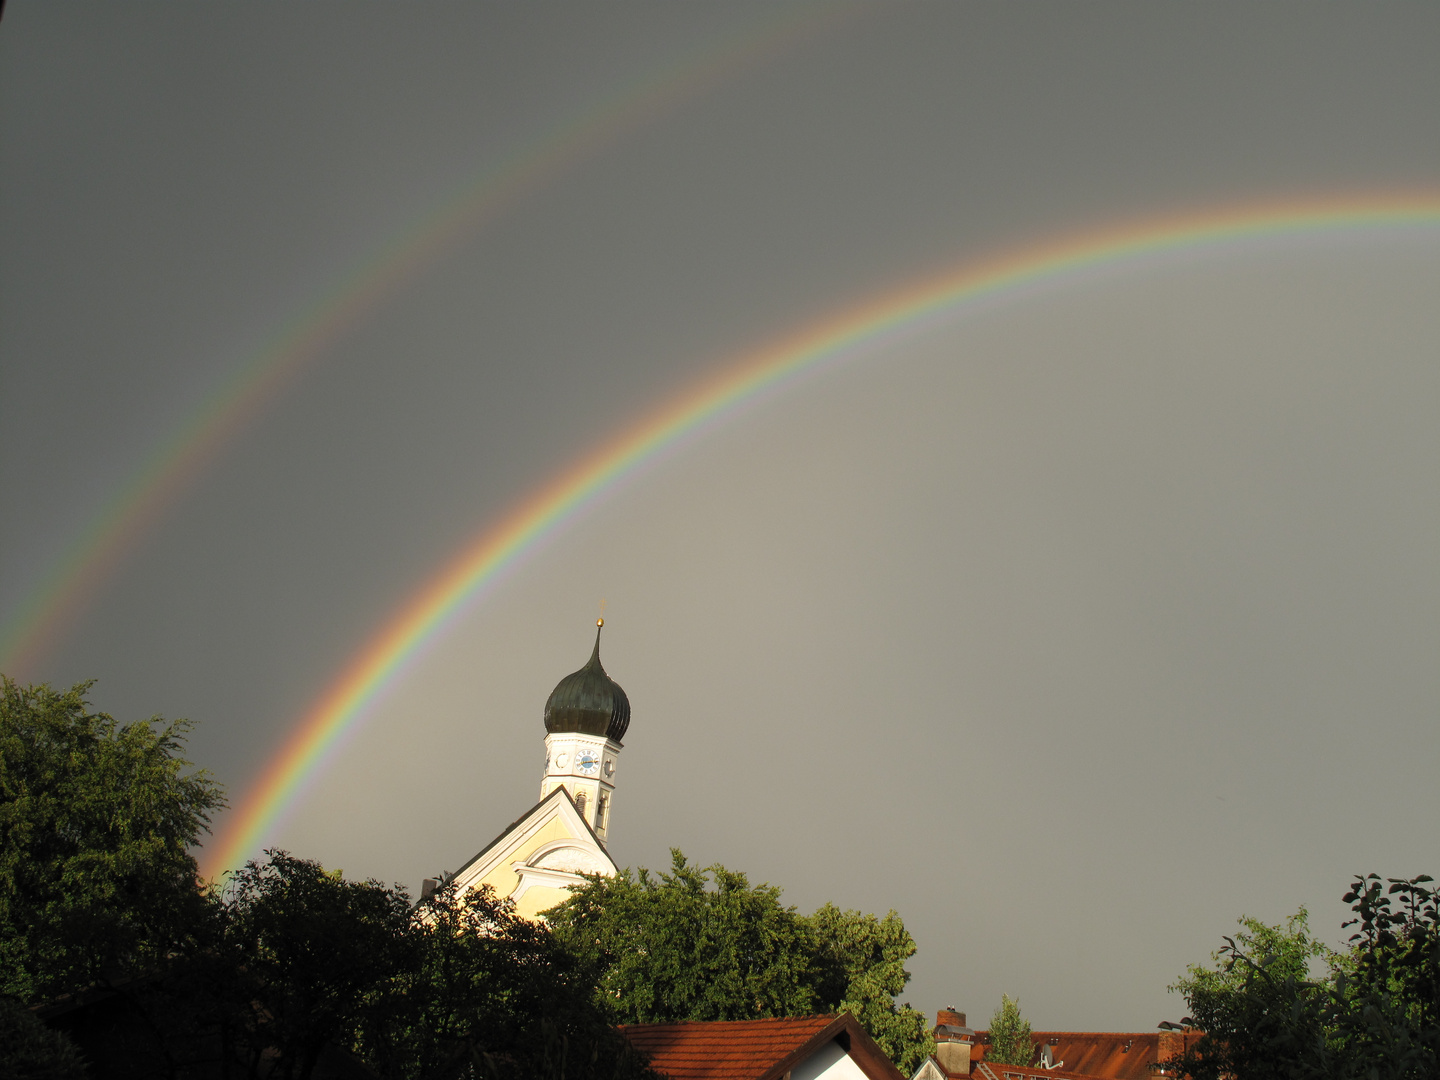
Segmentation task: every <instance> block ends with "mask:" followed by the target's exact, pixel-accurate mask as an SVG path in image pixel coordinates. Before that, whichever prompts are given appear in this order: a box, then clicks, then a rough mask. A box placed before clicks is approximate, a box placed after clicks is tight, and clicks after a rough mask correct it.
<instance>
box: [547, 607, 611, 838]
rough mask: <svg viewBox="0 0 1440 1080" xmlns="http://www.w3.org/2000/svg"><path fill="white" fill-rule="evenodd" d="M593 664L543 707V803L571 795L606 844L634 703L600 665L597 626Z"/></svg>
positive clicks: (600, 625) (556, 691)
mask: <svg viewBox="0 0 1440 1080" xmlns="http://www.w3.org/2000/svg"><path fill="white" fill-rule="evenodd" d="M595 626H596V630H595V651H594V652H592V653H591V654H590V662H589V663H588V664H586V665H585V666H584V667H583V668H581V669H580V670H579V671H577V672H574V673H573V674H571V675H567V676H565V678H563V679H561V680H560V682H559V684H558V685H557V686H556V687H555V689H554V691H553V692H552V693H551V694H550V699H549V700H548V701H547V702H546V703H545V730H546V735H545V774H544V776H543V777H542V778H541V780H540V798H541V799H544V798H545V797H546V796H548V795H549V794H550V793H551V792H553V791H554V790H555V789H556V788H558V787H563V788H565V790H566V791H567V792H569V794H570V798H571V799H572V800H573V801H574V803H575V807H576V809H577V810H579V811H580V816H581V817H583V818H584V819H585V821H586V823H587V824H589V826H590V827H591V828H592V829H594V830H595V835H596V836H597V837H599V838H600V841H601V843H605V842H606V840H607V839H608V838H609V835H610V816H611V811H612V808H613V805H614V801H615V765H616V761H617V760H618V759H619V756H620V749H621V742H620V740H621V739H622V738H623V737H624V735H625V731H626V729H627V728H628V727H629V726H630V699H629V698H628V697H626V695H625V691H624V690H622V689H621V688H620V685H619V684H618V683H616V682H615V680H613V679H611V678H610V676H608V675H607V674H605V669H604V668H603V667H602V666H601V665H600V631H601V629H602V628H603V627H604V626H605V620H604V619H598V620H596V623H595Z"/></svg>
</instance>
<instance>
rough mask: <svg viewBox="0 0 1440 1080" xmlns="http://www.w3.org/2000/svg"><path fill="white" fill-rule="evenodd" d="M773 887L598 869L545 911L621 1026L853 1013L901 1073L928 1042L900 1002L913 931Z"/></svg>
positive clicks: (711, 875)
mask: <svg viewBox="0 0 1440 1080" xmlns="http://www.w3.org/2000/svg"><path fill="white" fill-rule="evenodd" d="M780 896H781V890H780V889H778V888H777V887H775V886H773V885H768V884H765V885H753V886H752V885H751V884H750V882H749V879H748V878H747V877H746V876H745V875H744V874H743V873H739V872H737V871H733V870H728V869H726V868H725V867H723V866H720V865H718V864H717V865H715V866H710V867H706V868H703V869H702V868H700V867H696V866H692V865H691V864H690V863H689V862H688V861H687V860H686V858H685V856H684V855H683V854H681V853H680V852H679V851H678V850H672V851H671V867H670V871H669V872H668V873H659V874H652V873H651V872H650V871H648V870H646V869H644V868H643V867H642V868H641V869H640V870H639V871H638V873H634V874H632V873H630V872H629V871H626V872H625V873H623V874H621V875H620V876H618V877H609V878H607V877H593V878H590V879H588V880H587V881H586V883H585V884H584V885H583V886H580V887H578V888H576V889H575V890H574V891H573V893H572V894H571V897H570V899H569V900H567V901H566V902H565V903H564V904H561V905H559V906H557V907H555V908H553V909H552V910H550V911H549V912H546V916H547V918H548V919H549V920H550V924H551V926H552V927H553V928H554V932H555V934H556V936H557V938H559V940H560V941H561V942H562V943H563V944H564V945H565V946H566V947H568V948H569V949H571V950H572V951H573V952H574V954H575V955H576V956H577V957H578V958H579V960H580V962H581V963H582V964H583V965H585V966H586V967H588V968H591V969H593V970H594V971H596V972H597V973H598V984H599V988H600V989H599V1002H600V1004H601V1005H602V1006H603V1007H604V1008H606V1009H607V1010H608V1011H609V1012H610V1014H611V1015H612V1016H613V1017H614V1018H615V1020H617V1021H618V1022H620V1023H630V1024H636V1023H673V1022H677V1021H681V1020H752V1019H761V1018H765V1017H773V1016H801V1015H806V1014H810V1013H814V1012H830V1011H840V1010H842V1009H844V1010H849V1011H850V1012H852V1013H853V1014H854V1015H855V1017H856V1019H857V1020H859V1021H860V1022H861V1024H863V1025H864V1026H865V1027H866V1029H867V1030H869V1031H870V1032H871V1034H872V1035H873V1036H874V1038H875V1040H876V1041H877V1042H878V1043H879V1044H880V1045H881V1046H882V1047H883V1048H884V1049H885V1051H886V1053H888V1054H890V1055H891V1057H892V1059H893V1060H895V1061H896V1062H897V1063H901V1066H902V1068H906V1069H907V1070H908V1069H910V1068H912V1067H913V1066H918V1064H919V1063H920V1062H921V1061H922V1060H923V1059H924V1056H925V1054H927V1053H929V1051H930V1048H931V1046H932V1043H931V1041H930V1036H929V1033H928V1031H927V1030H926V1024H925V1019H924V1017H923V1016H922V1015H921V1014H920V1013H919V1012H917V1011H916V1010H914V1009H911V1008H910V1007H909V1006H903V1007H898V1008H897V1007H896V1005H895V995H896V994H897V993H899V992H900V991H901V990H903V989H904V986H905V983H906V982H907V981H908V979H909V973H908V972H907V971H906V970H905V968H904V962H905V960H906V959H908V958H909V957H910V956H912V955H913V954H914V952H915V942H914V939H913V938H911V937H910V935H909V933H908V932H906V930H905V926H904V924H903V923H902V922H901V921H900V917H899V916H898V915H896V914H895V913H894V912H893V911H892V912H890V913H889V914H887V915H886V917H885V918H884V919H877V918H876V917H875V916H873V915H865V914H861V913H860V912H855V911H842V910H840V909H839V908H837V907H835V906H834V905H832V904H827V905H825V906H824V907H822V908H821V909H820V910H819V911H817V912H816V913H815V914H814V915H812V916H808V917H807V916H804V915H801V914H800V913H799V912H797V911H796V910H795V908H794V907H789V906H786V905H784V904H783V903H782V902H781V899H780Z"/></svg>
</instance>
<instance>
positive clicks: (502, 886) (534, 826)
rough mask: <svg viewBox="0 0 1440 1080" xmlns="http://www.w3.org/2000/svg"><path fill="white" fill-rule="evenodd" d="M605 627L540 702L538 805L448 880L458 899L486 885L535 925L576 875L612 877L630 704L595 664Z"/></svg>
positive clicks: (562, 897) (561, 897) (578, 880)
mask: <svg viewBox="0 0 1440 1080" xmlns="http://www.w3.org/2000/svg"><path fill="white" fill-rule="evenodd" d="M604 625H605V620H604V619H600V620H598V621H597V623H596V628H595V649H594V651H593V652H592V653H591V654H590V660H589V662H588V663H587V664H586V665H585V666H584V667H582V668H581V669H580V670H579V671H576V672H573V673H572V674H570V675H567V676H565V678H563V679H561V680H560V682H559V683H558V684H557V685H556V687H555V689H554V690H553V691H552V692H551V694H550V698H549V700H548V701H546V703H545V769H544V772H543V774H542V775H541V778H540V801H539V802H537V803H536V804H535V805H534V806H532V807H531V808H530V809H529V810H528V811H526V812H525V813H524V814H523V815H522V816H521V817H520V818H519V819H518V820H516V821H515V822H514V823H512V824H511V825H510V827H509V828H507V829H506V830H505V831H504V832H502V833H501V834H500V835H499V836H497V837H496V838H495V839H494V840H492V841H491V842H490V843H489V844H487V845H486V846H485V847H484V848H482V849H481V850H480V851H479V852H478V853H477V854H476V855H475V857H474V858H472V859H471V860H470V861H469V862H467V863H466V864H465V865H464V866H462V867H461V868H460V869H459V870H457V871H456V872H455V873H454V874H452V875H450V876H449V878H448V879H447V880H448V881H451V882H454V883H455V884H456V886H458V888H459V891H460V893H461V894H462V895H463V894H464V893H465V892H466V891H467V890H468V889H472V888H478V887H479V886H481V885H489V886H490V887H491V888H493V889H494V890H495V892H496V894H498V895H500V896H508V897H510V898H511V899H512V900H514V901H515V910H516V912H517V913H518V914H520V915H524V916H526V917H527V918H531V919H534V918H539V917H540V912H542V911H545V910H546V909H547V908H552V907H554V906H555V905H556V904H559V903H563V902H564V901H565V899H566V898H567V897H568V896H569V895H570V894H569V888H570V886H571V885H579V884H581V883H582V882H583V881H584V878H583V877H582V875H584V874H616V873H618V872H619V869H618V867H616V865H615V863H614V862H613V861H612V860H611V858H610V855H609V852H608V851H607V842H608V838H609V835H610V818H611V813H612V811H613V808H614V803H615V770H616V765H617V762H618V761H619V757H620V750H621V748H622V744H621V741H620V740H621V739H623V738H624V737H625V732H626V729H627V728H629V726H630V699H629V698H628V697H626V696H625V691H624V690H622V689H621V688H620V685H619V684H618V683H617V682H615V680H613V679H612V678H610V676H609V675H607V674H606V673H605V669H604V667H602V666H601V664H600V633H601V630H602V629H603V628H604ZM427 884H428V883H427Z"/></svg>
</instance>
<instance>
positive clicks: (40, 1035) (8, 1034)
mask: <svg viewBox="0 0 1440 1080" xmlns="http://www.w3.org/2000/svg"><path fill="white" fill-rule="evenodd" d="M84 1076H85V1064H84V1062H83V1061H82V1060H81V1057H80V1052H79V1051H78V1050H76V1049H75V1045H74V1044H73V1043H72V1042H71V1041H70V1040H69V1039H67V1038H66V1037H65V1036H64V1035H62V1034H61V1033H60V1032H58V1031H51V1030H50V1029H49V1028H47V1027H46V1026H45V1025H44V1024H42V1023H40V1021H39V1020H36V1019H35V1017H34V1016H32V1015H30V1012H29V1010H27V1009H26V1008H25V1007H24V1006H23V1005H21V1004H20V1003H19V1002H18V1001H16V1000H15V999H14V998H0V1077H5V1080H83V1077H84Z"/></svg>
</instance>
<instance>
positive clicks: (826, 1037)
mask: <svg viewBox="0 0 1440 1080" xmlns="http://www.w3.org/2000/svg"><path fill="white" fill-rule="evenodd" d="M841 1035H848V1036H849V1037H850V1045H849V1046H848V1047H845V1049H846V1051H847V1052H848V1053H849V1055H850V1058H851V1060H852V1061H854V1062H855V1064H856V1065H858V1066H860V1071H861V1072H863V1073H864V1074H865V1075H866V1076H867V1077H869V1080H905V1074H904V1073H902V1072H901V1071H900V1070H899V1069H897V1068H896V1067H895V1063H894V1062H893V1061H891V1060H890V1058H889V1057H888V1056H887V1055H886V1053H885V1051H884V1050H881V1049H880V1047H879V1045H878V1044H877V1043H876V1042H875V1040H874V1039H872V1038H871V1037H870V1033H869V1032H868V1031H866V1030H865V1029H864V1028H863V1027H861V1026H860V1022H859V1021H858V1020H856V1019H855V1017H853V1016H851V1015H850V1014H849V1013H848V1012H843V1013H841V1014H840V1015H839V1016H837V1017H836V1018H835V1019H834V1020H833V1021H832V1022H831V1023H829V1024H827V1025H826V1026H825V1027H824V1028H822V1029H821V1030H820V1031H818V1032H816V1033H815V1034H814V1035H812V1036H811V1037H810V1038H809V1039H807V1040H806V1041H805V1043H804V1044H803V1045H801V1046H798V1047H796V1048H795V1049H794V1050H792V1051H791V1052H790V1053H789V1054H787V1055H786V1056H785V1057H784V1058H782V1059H781V1060H780V1061H778V1062H776V1063H775V1064H774V1065H772V1066H771V1067H770V1068H769V1069H768V1070H766V1071H765V1072H764V1073H763V1074H762V1075H761V1076H760V1080H780V1078H781V1077H783V1076H784V1075H785V1074H786V1073H788V1072H790V1071H791V1070H792V1069H794V1068H795V1066H796V1065H799V1064H800V1062H802V1061H804V1060H805V1059H806V1058H807V1057H809V1056H810V1055H811V1054H813V1053H814V1052H815V1051H816V1050H818V1049H819V1048H820V1047H822V1046H824V1045H825V1044H826V1043H828V1042H833V1041H835V1040H836V1039H838V1038H839V1037H840V1036H841Z"/></svg>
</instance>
